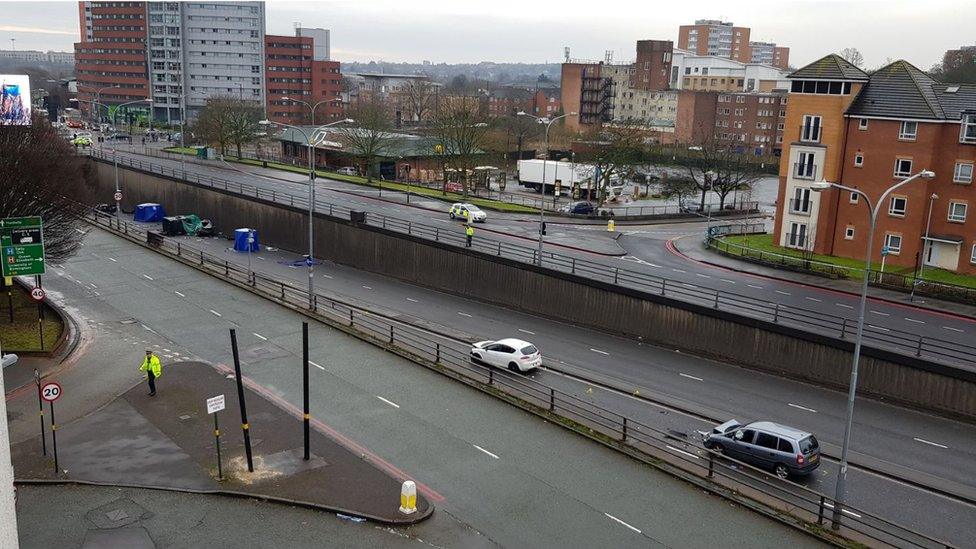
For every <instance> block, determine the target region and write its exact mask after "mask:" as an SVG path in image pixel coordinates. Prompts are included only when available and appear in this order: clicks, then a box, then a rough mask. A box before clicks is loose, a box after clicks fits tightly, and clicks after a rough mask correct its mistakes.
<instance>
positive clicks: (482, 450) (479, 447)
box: [471, 444, 498, 459]
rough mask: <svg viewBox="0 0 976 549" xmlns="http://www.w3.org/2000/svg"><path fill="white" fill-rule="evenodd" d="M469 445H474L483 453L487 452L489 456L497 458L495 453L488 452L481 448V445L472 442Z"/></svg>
mask: <svg viewBox="0 0 976 549" xmlns="http://www.w3.org/2000/svg"><path fill="white" fill-rule="evenodd" d="M471 446H474V447H475V448H477V449H478V450H480V451H481V452H484V453H485V454H488V455H489V456H491V457H493V458H495V459H498V456H496V455H495V454H493V453H491V452H489V451H488V450H485V449H484V448H482V447H481V446H478V445H477V444H472V445H471Z"/></svg>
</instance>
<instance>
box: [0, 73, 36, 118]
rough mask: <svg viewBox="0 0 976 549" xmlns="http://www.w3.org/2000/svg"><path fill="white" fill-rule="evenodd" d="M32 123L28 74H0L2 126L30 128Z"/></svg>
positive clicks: (0, 115)
mask: <svg viewBox="0 0 976 549" xmlns="http://www.w3.org/2000/svg"><path fill="white" fill-rule="evenodd" d="M30 123H31V92H30V79H28V78H27V75H26V74H0V126H29V125H30Z"/></svg>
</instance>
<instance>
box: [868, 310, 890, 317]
mask: <svg viewBox="0 0 976 549" xmlns="http://www.w3.org/2000/svg"><path fill="white" fill-rule="evenodd" d="M871 312H872V313H874V314H876V315H881V316H891V315H890V314H888V313H882V312H881V311H871Z"/></svg>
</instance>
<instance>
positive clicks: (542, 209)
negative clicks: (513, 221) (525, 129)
mask: <svg viewBox="0 0 976 549" xmlns="http://www.w3.org/2000/svg"><path fill="white" fill-rule="evenodd" d="M516 114H517V115H518V116H528V117H531V118H535V119H536V120H538V121H539V123H540V124H545V125H546V156H545V157H544V158H543V159H542V199H541V200H540V201H539V257H538V259H536V264H538V265H542V230H543V229H542V228H543V227H544V226H545V223H546V207H545V206H546V164H548V163H549V128H551V127H552V124H553V122H555V121H556V120H559V119H560V118H566V117H567V116H576V113H575V112H568V113H566V114H562V115H559V116H557V117H555V118H553V119H551V120H550V119H549V118H545V117H541V116H536V115H534V114H529V113H527V112H525V111H519V112H517V113H516ZM575 176H576V174H575V173H574V174H572V175H571V176H570V179H572V178H573V177H575ZM553 189H555V186H554V187H553ZM553 192H555V190H553Z"/></svg>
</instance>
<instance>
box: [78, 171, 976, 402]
mask: <svg viewBox="0 0 976 549" xmlns="http://www.w3.org/2000/svg"><path fill="white" fill-rule="evenodd" d="M95 164H96V166H95V168H96V173H97V174H98V176H99V177H98V179H99V185H100V186H101V187H102V188H101V189H100V193H101V194H102V195H105V196H111V193H112V191H113V190H114V179H113V177H112V166H111V165H107V164H104V163H100V162H95ZM120 174H121V175H120V177H121V181H122V188H123V191H124V194H125V201H124V203H123V207H124V209H126V210H127V211H128V210H129V209H131V207H132V205H134V204H137V203H140V202H159V203H161V204H163V205H164V206H165V208H166V210H167V212H168V213H169V214H187V213H195V214H197V215H199V216H201V217H204V218H209V219H211V220H213V221H214V224H215V226H216V227H217V228H218V229H220V230H222V231H224V232H230V231H232V230H233V229H234V228H237V227H254V228H256V229H258V231H259V234H260V235H261V241H262V243H264V244H268V245H272V246H276V247H280V248H284V249H288V250H302V249H304V248H306V247H307V225H306V219H307V217H306V215H307V213H306V212H303V211H301V210H299V209H296V208H289V207H287V206H282V205H279V204H272V203H268V202H264V201H260V200H257V199H254V198H245V197H239V196H236V195H233V194H231V193H226V192H223V191H220V190H214V189H209V188H206V187H197V186H196V185H194V184H190V183H185V182H182V183H178V182H176V181H174V180H172V179H170V178H167V177H162V176H159V175H155V174H149V173H142V172H138V171H135V170H130V169H121V168H120ZM315 234H316V237H315V238H316V241H315V244H316V245H315V249H316V250H315V253H316V256H317V257H320V258H324V259H329V260H332V261H335V262H337V263H341V264H345V265H350V266H353V267H356V268H359V269H363V270H366V271H370V272H374V273H378V274H382V275H386V276H390V277H393V278H397V279H401V280H405V281H407V282H411V283H414V284H418V285H423V286H428V287H431V288H436V289H438V290H442V291H446V292H451V293H454V294H458V295H462V296H465V297H469V298H474V299H478V300H482V301H485V302H490V303H494V304H497V305H502V306H505V307H509V308H513V309H518V310H522V311H526V312H530V313H533V314H538V315H543V316H547V317H550V318H555V319H559V320H562V321H565V322H570V323H573V324H577V325H580V326H586V327H591V328H596V329H600V330H604V331H608V332H613V333H619V334H624V335H627V336H631V337H641V338H643V339H644V340H645V341H649V342H654V343H658V344H661V345H667V346H672V347H675V348H680V349H682V350H685V351H690V352H692V353H696V354H700V355H705V356H710V357H715V358H717V359H721V360H724V361H731V362H735V363H738V364H741V365H744V366H747V367H751V368H756V369H760V370H764V371H769V372H773V373H777V374H780V375H783V376H785V377H789V378H792V379H799V380H804V381H810V382H814V383H817V384H820V385H824V386H828V387H833V388H837V389H845V388H846V387H847V383H848V378H849V370H850V361H851V354H852V352H853V343H852V342H850V341H846V340H839V339H836V338H830V337H825V336H819V335H816V334H810V333H807V332H803V331H800V330H796V329H793V328H789V327H786V326H781V325H778V324H774V323H772V322H768V321H762V320H755V319H750V318H745V317H740V316H738V315H735V314H732V313H729V312H725V311H722V310H715V309H712V308H710V307H703V306H697V305H692V304H688V303H683V302H680V301H677V300H674V299H671V298H665V297H661V296H658V295H654V294H648V293H643V292H640V291H637V290H631V289H627V288H620V287H617V286H613V285H610V284H606V283H602V282H597V281H593V280H588V279H585V278H582V277H578V276H575V275H571V274H568V273H560V272H554V271H548V270H546V269H543V268H539V267H536V266H533V265H526V264H523V263H518V262H515V261H511V260H507V259H504V258H498V257H495V256H491V255H485V254H482V253H480V252H473V251H470V250H465V249H460V248H454V247H451V246H447V245H444V244H440V243H437V242H430V241H426V240H423V239H420V238H415V237H411V236H407V235H402V234H398V233H394V232H391V231H386V230H384V229H381V228H377V227H370V226H365V225H357V224H354V223H351V222H350V221H349V220H347V219H340V218H332V217H329V216H326V215H321V214H318V215H317V216H316V220H315ZM653 367H654V365H653V364H648V368H653ZM859 392H860V393H861V394H869V395H872V396H875V397H878V398H883V399H885V400H887V401H895V402H899V403H902V404H905V405H908V406H912V407H917V408H921V409H925V410H931V411H937V412H940V413H943V414H946V415H952V416H956V417H960V418H964V419H967V420H976V370H963V369H958V368H952V367H948V366H944V365H941V364H936V363H932V362H929V361H926V360H921V359H916V358H914V357H908V356H903V355H900V354H896V353H891V352H887V351H884V350H881V349H875V348H869V347H865V348H864V349H863V352H862V360H861V374H860V383H859Z"/></svg>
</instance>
